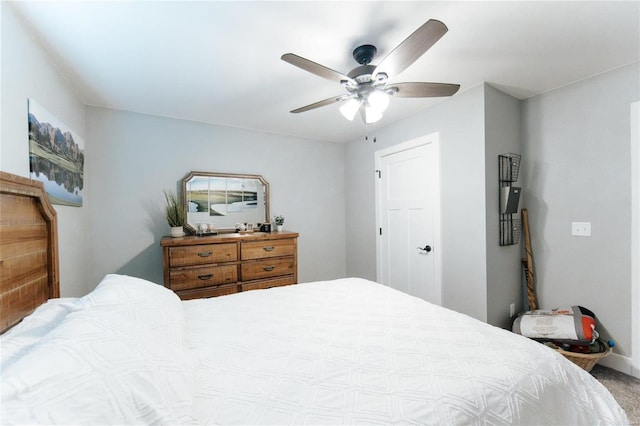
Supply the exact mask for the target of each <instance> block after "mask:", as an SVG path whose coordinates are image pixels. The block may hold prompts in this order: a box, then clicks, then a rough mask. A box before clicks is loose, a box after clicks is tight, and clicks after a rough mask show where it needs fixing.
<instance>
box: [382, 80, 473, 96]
mask: <svg viewBox="0 0 640 426" xmlns="http://www.w3.org/2000/svg"><path fill="white" fill-rule="evenodd" d="M386 89H389V90H393V91H394V92H395V93H394V94H393V96H396V97H399V98H437V97H440V96H452V95H454V94H455V93H456V92H457V91H458V89H460V85H459V84H448V83H395V84H390V85H389V86H387V87H386Z"/></svg>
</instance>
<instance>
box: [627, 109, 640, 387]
mask: <svg viewBox="0 0 640 426" xmlns="http://www.w3.org/2000/svg"><path fill="white" fill-rule="evenodd" d="M630 122H631V368H630V371H629V374H631V375H632V376H635V377H638V378H640V242H639V241H640V219H638V218H639V217H640V131H639V130H638V128H639V127H640V102H634V103H632V104H631V111H630Z"/></svg>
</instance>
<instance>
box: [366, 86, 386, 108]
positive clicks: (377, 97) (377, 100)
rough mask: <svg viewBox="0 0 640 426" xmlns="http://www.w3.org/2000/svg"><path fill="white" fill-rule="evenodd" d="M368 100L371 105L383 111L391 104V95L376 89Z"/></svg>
mask: <svg viewBox="0 0 640 426" xmlns="http://www.w3.org/2000/svg"><path fill="white" fill-rule="evenodd" d="M367 101H368V103H369V107H371V108H374V109H376V110H377V111H380V113H383V112H384V111H385V110H386V109H387V107H388V106H389V95H387V94H386V93H385V92H383V91H382V90H376V91H375V92H372V93H371V94H370V95H369V97H368V98H367Z"/></svg>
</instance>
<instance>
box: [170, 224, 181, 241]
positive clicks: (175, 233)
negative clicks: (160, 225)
mask: <svg viewBox="0 0 640 426" xmlns="http://www.w3.org/2000/svg"><path fill="white" fill-rule="evenodd" d="M169 235H171V236H172V237H174V238H175V237H184V229H183V228H182V226H172V227H170V228H169Z"/></svg>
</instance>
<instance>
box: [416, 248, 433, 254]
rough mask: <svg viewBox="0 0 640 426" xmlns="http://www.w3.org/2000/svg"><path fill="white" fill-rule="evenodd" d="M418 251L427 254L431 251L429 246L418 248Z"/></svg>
mask: <svg viewBox="0 0 640 426" xmlns="http://www.w3.org/2000/svg"><path fill="white" fill-rule="evenodd" d="M418 249H419V250H422V251H426V252H427V253H429V252H430V251H431V246H424V247H418Z"/></svg>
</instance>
